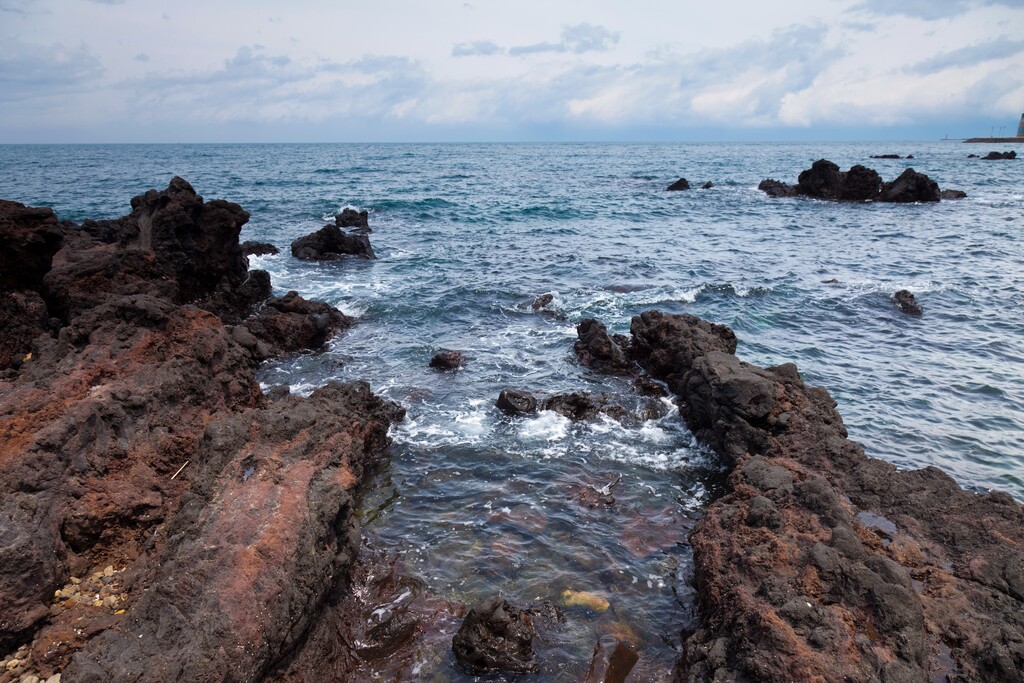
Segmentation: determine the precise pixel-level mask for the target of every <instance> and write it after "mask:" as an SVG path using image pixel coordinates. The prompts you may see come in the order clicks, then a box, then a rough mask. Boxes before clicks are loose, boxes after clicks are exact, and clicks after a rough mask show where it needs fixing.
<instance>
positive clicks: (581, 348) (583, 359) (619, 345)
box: [573, 318, 632, 374]
mask: <svg viewBox="0 0 1024 683" xmlns="http://www.w3.org/2000/svg"><path fill="white" fill-rule="evenodd" d="M576 334H577V336H578V337H579V338H578V339H577V340H576V343H575V345H574V346H573V348H574V349H575V350H576V356H577V358H579V361H580V363H582V364H583V365H586V366H587V367H589V368H592V369H594V370H597V371H599V372H607V373H612V374H630V373H631V372H632V363H631V362H630V360H629V354H628V349H629V340H628V339H627V338H626V337H624V336H622V335H620V334H617V335H614V336H613V335H610V334H608V328H607V327H605V326H604V325H603V324H601V323H599V322H598V321H596V320H594V319H593V318H584V319H583V320H581V321H580V323H579V324H578V325H577V326H576Z"/></svg>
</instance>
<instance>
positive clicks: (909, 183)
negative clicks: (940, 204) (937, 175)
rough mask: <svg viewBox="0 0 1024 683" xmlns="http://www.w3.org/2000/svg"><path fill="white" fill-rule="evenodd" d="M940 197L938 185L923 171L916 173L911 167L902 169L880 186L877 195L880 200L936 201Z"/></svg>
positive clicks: (906, 201)
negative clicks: (896, 175) (880, 189)
mask: <svg viewBox="0 0 1024 683" xmlns="http://www.w3.org/2000/svg"><path fill="white" fill-rule="evenodd" d="M941 198H942V196H941V194H940V193H939V185H938V183H936V182H935V181H934V180H932V179H931V178H929V177H928V176H926V175H925V174H923V173H918V172H917V171H915V170H914V169H912V168H908V169H907V170H905V171H903V173H901V174H900V175H899V177H897V178H896V180H894V181H892V182H891V183H885V184H884V185H883V186H882V193H881V194H880V195H879V196H878V201H881V202H898V203H904V204H905V203H910V202H937V201H939V200H940V199H941Z"/></svg>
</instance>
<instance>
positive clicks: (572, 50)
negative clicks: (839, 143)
mask: <svg viewBox="0 0 1024 683" xmlns="http://www.w3.org/2000/svg"><path fill="white" fill-rule="evenodd" d="M1022 111H1024V0H788V1H787V2H784V3H766V2H763V1H760V0H758V1H756V2H755V1H750V0H733V1H731V2H729V1H726V2H707V0H700V1H697V0H631V1H630V2H628V3H627V2H624V1H622V0H619V1H617V2H612V1H611V0H586V1H584V0H515V1H512V0H503V1H502V2H498V1H497V0H468V1H463V0H430V1H429V2H428V1H427V0H317V1H313V0H289V1H288V2H282V1H281V0H274V1H271V0H245V1H244V2H242V1H240V0H235V1H230V0H225V1H217V2H214V1H212V0H175V1H174V2H169V1H168V0H0V142H147V141H152V142H178V141H181V142H207V141H211V142H212V141H226V142H233V141H282V142H286V141H420V140H422V141H435V140H438V141H475V140H684V141H685V140H830V139H934V138H937V137H942V136H943V135H946V134H948V135H950V136H951V137H963V136H968V135H989V134H990V133H992V132H994V133H995V134H997V135H998V134H999V133H1000V128H1001V127H1002V129H1003V130H1002V132H1003V133H1004V134H1006V135H1012V134H1014V133H1015V132H1016V124H1017V121H1018V119H1019V117H1020V114H1021V112H1022Z"/></svg>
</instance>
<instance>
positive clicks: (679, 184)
mask: <svg viewBox="0 0 1024 683" xmlns="http://www.w3.org/2000/svg"><path fill="white" fill-rule="evenodd" d="M689 189H690V183H689V181H688V180H686V178H680V179H679V180H677V181H675V182H674V183H672V184H671V185H669V186H668V187H666V188H665V190H666V191H668V192H678V191H679V190H689Z"/></svg>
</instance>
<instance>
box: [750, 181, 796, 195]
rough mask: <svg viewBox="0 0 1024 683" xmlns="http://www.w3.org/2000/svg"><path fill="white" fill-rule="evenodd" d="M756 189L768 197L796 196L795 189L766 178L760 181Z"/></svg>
mask: <svg viewBox="0 0 1024 683" xmlns="http://www.w3.org/2000/svg"><path fill="white" fill-rule="evenodd" d="M757 189H759V190H761V191H762V192H764V193H765V194H766V195H768V196H769V197H795V196H796V188H795V187H793V186H792V185H787V184H786V183H783V182H781V181H778V180H772V179H771V178H768V179H767V180H762V181H761V182H760V183H759V184H758V186H757Z"/></svg>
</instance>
